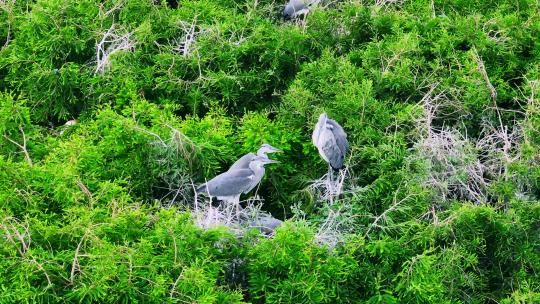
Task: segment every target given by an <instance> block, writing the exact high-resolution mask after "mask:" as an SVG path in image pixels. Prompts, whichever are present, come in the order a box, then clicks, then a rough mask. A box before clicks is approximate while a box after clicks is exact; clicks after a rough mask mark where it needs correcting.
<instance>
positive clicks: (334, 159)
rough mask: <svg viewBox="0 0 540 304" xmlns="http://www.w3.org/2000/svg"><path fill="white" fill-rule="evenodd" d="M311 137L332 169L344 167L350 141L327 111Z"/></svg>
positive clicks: (322, 115)
mask: <svg viewBox="0 0 540 304" xmlns="http://www.w3.org/2000/svg"><path fill="white" fill-rule="evenodd" d="M311 138H312V141H313V144H314V145H315V147H317V149H318V150H319V154H321V157H322V158H323V159H324V160H325V161H326V162H327V163H328V164H329V165H330V167H332V169H334V170H339V169H341V168H343V163H344V162H345V155H346V154H347V152H348V150H349V142H348V141H347V134H346V133H345V131H344V130H343V128H342V127H341V126H340V125H339V124H338V123H337V122H336V121H335V120H332V119H330V118H328V115H327V114H326V113H322V114H321V115H320V116H319V121H317V124H316V125H315V129H314V130H313V134H312V136H311Z"/></svg>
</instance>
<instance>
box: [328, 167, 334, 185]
mask: <svg viewBox="0 0 540 304" xmlns="http://www.w3.org/2000/svg"><path fill="white" fill-rule="evenodd" d="M333 173H334V172H333V170H332V166H331V165H330V164H328V177H327V179H328V186H327V188H329V189H332V188H333V185H332V183H333V180H334V174H333Z"/></svg>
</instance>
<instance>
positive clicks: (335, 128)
mask: <svg viewBox="0 0 540 304" xmlns="http://www.w3.org/2000/svg"><path fill="white" fill-rule="evenodd" d="M327 123H328V124H329V125H331V126H332V133H333V134H334V138H335V139H336V144H337V145H338V147H339V150H341V153H343V156H344V157H345V154H347V151H349V141H348V140H347V133H345V130H343V128H342V127H341V126H340V125H339V124H338V123H337V122H336V121H335V120H332V119H328V121H327Z"/></svg>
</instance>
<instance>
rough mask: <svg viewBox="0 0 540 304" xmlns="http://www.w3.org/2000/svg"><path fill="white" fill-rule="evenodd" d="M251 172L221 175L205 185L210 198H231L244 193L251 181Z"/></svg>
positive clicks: (234, 171)
mask: <svg viewBox="0 0 540 304" xmlns="http://www.w3.org/2000/svg"><path fill="white" fill-rule="evenodd" d="M253 176H254V174H253V171H251V170H249V169H239V170H233V171H227V172H225V173H222V174H220V175H218V176H216V177H214V178H213V179H211V180H210V181H208V182H207V183H206V191H207V192H208V193H209V194H210V196H232V195H238V194H241V193H242V192H244V191H245V190H246V189H247V188H248V187H249V186H250V185H251V181H252V179H253Z"/></svg>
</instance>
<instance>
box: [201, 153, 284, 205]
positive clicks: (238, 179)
mask: <svg viewBox="0 0 540 304" xmlns="http://www.w3.org/2000/svg"><path fill="white" fill-rule="evenodd" d="M272 163H279V162H278V161H276V160H272V159H269V158H268V157H265V156H255V157H253V158H252V159H251V161H250V162H249V165H248V168H242V169H235V170H229V171H227V172H224V173H221V174H220V175H218V176H216V177H214V178H213V179H211V180H209V181H207V182H206V183H204V184H202V185H200V186H199V187H198V188H197V193H207V194H208V195H209V196H210V197H212V196H213V197H216V198H217V199H219V200H222V201H226V202H232V203H235V204H236V206H237V208H238V205H239V204H240V195H241V194H242V193H248V192H249V191H251V190H252V189H253V188H255V186H256V185H257V184H258V183H259V182H260V181H261V180H262V178H263V176H264V172H265V170H264V165H266V164H272Z"/></svg>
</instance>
